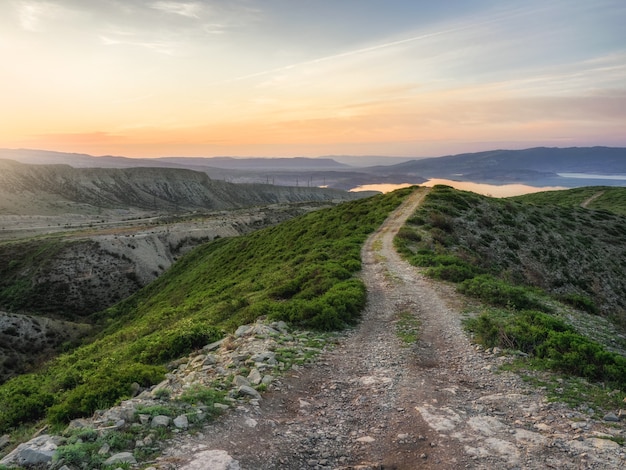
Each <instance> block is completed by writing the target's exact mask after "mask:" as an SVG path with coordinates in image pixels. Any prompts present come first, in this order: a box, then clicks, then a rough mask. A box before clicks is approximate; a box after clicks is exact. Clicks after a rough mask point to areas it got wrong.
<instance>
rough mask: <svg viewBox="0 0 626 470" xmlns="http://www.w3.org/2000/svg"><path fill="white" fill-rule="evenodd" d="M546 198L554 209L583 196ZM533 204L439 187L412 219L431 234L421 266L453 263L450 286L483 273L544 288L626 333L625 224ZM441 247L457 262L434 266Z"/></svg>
mask: <svg viewBox="0 0 626 470" xmlns="http://www.w3.org/2000/svg"><path fill="white" fill-rule="evenodd" d="M616 191H617V192H618V193H622V194H623V192H624V191H626V190H624V189H622V188H618V190H616ZM591 193H594V194H595V192H594V191H592V192H591ZM546 194H548V196H545V197H548V198H550V199H551V200H552V201H555V200H560V199H562V201H571V198H572V196H573V194H578V191H574V192H573V193H572V192H570V191H555V192H553V193H552V194H549V193H546ZM585 194H589V193H585ZM526 200H532V201H536V199H535V198H534V197H531V196H524V197H521V198H519V197H518V198H512V199H511V200H507V199H495V198H490V197H486V196H479V195H477V194H474V193H470V192H465V191H457V190H453V189H452V188H449V187H445V186H443V187H436V190H434V191H433V192H432V193H431V195H430V196H429V198H428V200H427V204H425V205H424V207H423V208H422V211H421V212H420V213H419V214H417V215H416V216H415V217H414V218H413V219H412V223H413V225H414V226H415V227H416V228H417V227H423V228H424V229H426V230H428V232H429V234H428V237H427V238H425V239H424V240H422V241H419V242H416V244H415V247H414V248H413V250H415V252H416V253H417V258H416V262H419V260H420V259H421V260H422V261H424V262H432V263H434V264H435V265H438V264H441V263H444V265H445V263H449V264H450V265H451V266H450V267H448V268H444V267H443V265H442V266H441V269H440V272H439V275H441V276H444V277H449V278H450V279H456V280H463V279H465V278H471V277H473V276H474V275H475V274H476V273H477V272H478V273H481V272H482V273H488V274H492V275H495V276H498V277H501V278H503V279H505V280H507V281H508V282H511V283H513V284H523V285H530V286H534V287H538V288H541V289H543V290H545V291H546V292H548V293H550V294H552V295H554V296H555V297H557V298H559V299H561V300H563V301H565V302H570V303H573V304H574V305H577V306H580V307H583V308H586V309H588V310H589V311H591V312H597V313H598V314H600V315H603V316H606V317H608V318H610V319H612V320H613V321H615V322H616V323H618V324H620V325H622V326H624V327H626V298H625V297H624V295H623V293H624V292H626V275H625V274H624V269H623V267H624V266H625V265H626V251H625V250H624V247H625V246H626V219H625V217H624V216H621V215H618V214H616V213H611V212H607V211H595V210H591V209H586V208H582V207H580V205H579V204H575V205H573V207H572V204H571V203H570V202H566V203H564V204H563V205H555V204H554V203H549V204H541V205H539V204H534V203H533V204H529V203H527V202H524V201H526ZM614 207H616V208H617V207H619V206H614ZM622 209H623V207H622ZM416 236H417V235H416ZM436 247H439V248H437V249H438V250H439V251H440V252H441V254H446V255H452V256H454V258H453V259H449V260H448V261H446V258H445V256H443V257H442V258H441V259H439V258H437V257H436V256H435V257H434V258H433V259H431V258H429V256H430V255H431V254H432V250H433V249H435V248H436ZM420 257H421V258H420ZM454 259H458V260H460V261H458V263H457V262H456V261H454ZM429 260H430V261H429ZM438 260H439V261H438Z"/></svg>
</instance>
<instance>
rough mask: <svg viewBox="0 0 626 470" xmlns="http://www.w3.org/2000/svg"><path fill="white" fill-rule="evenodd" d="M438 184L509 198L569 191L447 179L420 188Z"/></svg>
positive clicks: (375, 187)
mask: <svg viewBox="0 0 626 470" xmlns="http://www.w3.org/2000/svg"><path fill="white" fill-rule="evenodd" d="M436 184H445V185H447V186H452V187H453V188H455V189H461V190H463V191H472V192H473V193H477V194H482V195H484V196H491V197H509V196H520V195H522V194H530V193H538V192H541V191H558V190H561V189H567V188H565V187H563V186H540V187H539V186H528V185H526V184H485V183H472V182H469V181H454V180H447V179H439V178H433V179H429V180H428V181H426V182H425V183H422V184H421V185H419V186H428V187H432V186H435V185H436ZM409 186H414V185H412V184H408V183H403V184H366V185H363V186H358V187H356V188H352V189H351V190H350V191H380V192H381V193H388V192H390V191H395V190H396V189H400V188H407V187H409Z"/></svg>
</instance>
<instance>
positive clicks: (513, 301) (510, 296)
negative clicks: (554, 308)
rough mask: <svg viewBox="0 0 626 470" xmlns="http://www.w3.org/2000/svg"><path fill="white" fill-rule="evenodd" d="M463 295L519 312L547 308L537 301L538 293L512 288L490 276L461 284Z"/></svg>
mask: <svg viewBox="0 0 626 470" xmlns="http://www.w3.org/2000/svg"><path fill="white" fill-rule="evenodd" d="M458 289H459V291H460V292H461V293H463V294H465V295H469V296H471V297H476V298H478V299H480V300H482V301H484V302H487V303H489V304H491V305H496V306H502V307H511V308H514V309H517V310H522V309H533V308H545V305H544V303H543V302H541V301H538V300H536V296H537V293H536V292H534V291H533V290H532V289H531V288H529V287H522V286H512V285H511V284H509V283H507V282H505V281H502V280H500V279H497V278H495V277H493V276H491V275H489V274H481V275H479V276H476V277H474V278H472V279H467V280H465V281H463V282H462V283H461V284H459V286H458Z"/></svg>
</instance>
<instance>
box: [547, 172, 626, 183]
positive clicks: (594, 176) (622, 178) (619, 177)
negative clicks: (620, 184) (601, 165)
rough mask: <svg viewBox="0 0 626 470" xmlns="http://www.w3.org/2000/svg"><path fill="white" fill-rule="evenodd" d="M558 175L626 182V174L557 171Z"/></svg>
mask: <svg viewBox="0 0 626 470" xmlns="http://www.w3.org/2000/svg"><path fill="white" fill-rule="evenodd" d="M557 175H559V176H561V177H563V178H575V179H594V180H617V181H624V182H626V175H598V174H593V173H557Z"/></svg>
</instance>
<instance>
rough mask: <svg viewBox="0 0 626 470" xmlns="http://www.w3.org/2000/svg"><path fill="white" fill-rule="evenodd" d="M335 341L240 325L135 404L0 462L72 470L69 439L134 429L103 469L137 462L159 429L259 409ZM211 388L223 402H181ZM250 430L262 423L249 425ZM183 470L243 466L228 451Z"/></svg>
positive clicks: (156, 444)
mask: <svg viewBox="0 0 626 470" xmlns="http://www.w3.org/2000/svg"><path fill="white" fill-rule="evenodd" d="M329 337H331V335H330V334H328V333H326V334H324V333H313V332H310V331H306V330H291V329H290V328H289V327H288V326H287V324H285V323H284V322H271V323H268V322H266V321H264V320H263V319H260V320H258V321H257V322H256V323H254V324H250V325H243V326H240V327H239V328H238V329H237V331H236V332H235V333H234V334H232V335H229V336H227V337H226V338H224V339H222V340H220V341H217V342H215V343H212V344H208V345H206V346H205V347H204V348H202V350H200V351H197V352H196V353H195V354H193V355H191V356H189V357H185V358H181V359H180V360H178V361H175V362H173V363H172V364H170V369H171V371H170V373H169V374H167V378H166V380H164V381H163V382H162V383H160V384H158V385H156V386H154V387H152V388H151V389H149V390H143V391H140V392H139V393H138V395H137V396H136V397H135V398H132V399H130V400H126V401H123V402H122V403H121V404H120V405H119V406H116V407H113V408H110V409H107V410H102V411H98V412H96V413H95V414H94V416H92V417H91V418H83V419H77V420H74V421H72V423H70V425H69V426H68V428H67V429H66V430H65V432H64V433H63V435H62V436H50V435H44V436H39V437H36V438H34V439H32V440H30V441H28V442H26V443H24V444H20V445H19V446H18V447H17V448H16V449H14V450H13V451H12V452H10V453H9V454H8V455H6V456H5V457H4V458H3V459H2V460H1V461H0V464H1V465H6V466H8V467H9V468H13V467H14V466H21V467H24V468H39V467H37V466H43V467H46V468H50V467H51V468H53V469H59V470H60V469H61V468H64V466H65V468H64V470H73V469H74V467H73V466H72V462H68V461H66V460H64V459H63V458H62V457H61V455H63V452H61V453H60V454H59V453H57V449H59V448H60V449H63V447H64V446H67V445H76V444H77V443H78V444H80V442H77V441H76V440H75V439H74V438H72V437H71V436H75V435H77V434H80V433H81V431H85V430H92V431H94V432H95V433H97V435H98V436H100V437H103V436H106V435H107V434H110V433H128V432H129V430H131V429H132V432H133V433H134V435H135V436H137V439H136V440H135V442H134V445H132V446H131V447H130V448H128V449H116V450H115V451H113V450H112V449H111V447H110V446H109V445H108V444H104V445H103V446H102V447H101V448H100V450H99V452H98V455H99V457H102V458H104V457H106V460H105V461H104V464H105V465H117V464H123V463H130V464H136V463H137V460H138V457H137V455H140V453H138V452H137V451H138V450H140V449H141V451H142V452H149V451H152V452H154V451H158V450H159V449H160V447H161V446H162V445H163V444H165V443H164V442H160V441H159V439H158V437H157V436H158V435H162V433H161V431H159V429H161V430H166V432H167V431H170V432H174V433H184V432H186V431H187V430H189V429H191V428H195V429H198V426H201V425H202V424H204V423H205V422H206V420H208V419H210V418H211V417H212V416H214V415H215V414H218V413H223V412H225V411H228V410H231V409H235V408H237V407H239V406H241V405H243V404H247V405H251V406H255V407H258V406H259V404H260V401H261V400H262V393H263V391H264V390H266V389H268V388H277V389H279V388H280V377H281V376H282V375H283V374H284V373H285V372H286V371H288V370H297V369H299V368H300V367H301V366H302V365H303V364H305V363H308V362H310V361H311V360H312V358H313V357H315V356H316V355H318V354H319V353H320V352H321V351H322V349H323V347H324V345H325V344H327V339H328V338H329ZM209 389H211V390H217V391H218V392H221V395H223V396H224V398H223V399H222V400H217V402H215V403H210V404H209V405H207V404H205V403H203V402H201V401H198V402H197V403H194V404H193V405H189V404H188V403H186V402H185V401H183V400H181V397H183V396H184V395H185V394H186V393H189V392H190V391H194V390H195V391H198V390H209ZM138 391H139V390H138ZM187 401H188V400H187ZM154 409H158V410H162V411H165V410H168V413H169V414H171V416H168V415H163V414H161V415H154V416H151V415H150V414H149V413H150V410H154ZM246 425H247V426H254V425H256V423H255V422H254V420H252V419H251V420H248V422H247V423H246ZM110 440H112V441H114V440H115V439H110ZM85 463H87V462H85ZM87 464H88V463H87ZM184 468H185V469H187V470H194V469H200V468H202V469H204V468H215V469H224V470H238V469H239V468H240V467H239V464H238V462H237V461H236V460H235V459H233V458H232V457H230V456H229V455H228V453H226V452H225V451H221V450H213V451H207V452H205V453H200V454H198V455H196V456H195V460H194V461H193V462H190V463H189V464H188V465H187V466H186V467H184Z"/></svg>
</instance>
